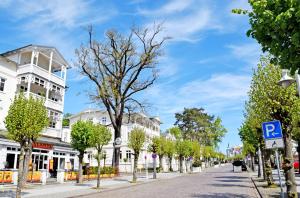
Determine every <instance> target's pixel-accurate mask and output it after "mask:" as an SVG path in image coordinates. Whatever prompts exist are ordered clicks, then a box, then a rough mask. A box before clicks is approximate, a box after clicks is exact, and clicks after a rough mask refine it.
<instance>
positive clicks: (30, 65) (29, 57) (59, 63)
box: [1, 45, 68, 138]
mask: <svg viewBox="0 0 300 198" xmlns="http://www.w3.org/2000/svg"><path fill="white" fill-rule="evenodd" d="M1 56H2V57H4V58H5V59H6V60H9V61H11V62H12V63H14V64H15V65H16V74H15V78H16V79H15V82H16V85H15V87H16V88H13V89H11V90H12V91H14V90H15V92H16V93H18V92H21V91H22V92H24V94H25V95H26V96H27V97H29V96H33V97H37V98H42V99H44V101H45V106H46V107H47V110H48V115H49V126H48V128H46V129H45V130H44V131H43V135H44V136H50V137H55V138H62V132H61V131H62V117H63V109H64V95H65V89H66V74H67V68H68V63H67V61H66V60H65V59H64V58H63V56H62V55H61V54H60V53H59V51H58V50H57V49H56V48H54V47H48V46H39V45H28V46H25V47H22V48H18V49H15V50H12V51H8V52H5V53H3V54H1ZM7 86H13V85H7ZM7 91H9V90H7ZM6 113H7V112H4V114H6Z"/></svg>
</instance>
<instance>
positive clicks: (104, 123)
mask: <svg viewBox="0 0 300 198" xmlns="http://www.w3.org/2000/svg"><path fill="white" fill-rule="evenodd" d="M102 124H103V125H106V117H102Z"/></svg>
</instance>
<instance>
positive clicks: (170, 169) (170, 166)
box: [169, 156, 173, 172]
mask: <svg viewBox="0 0 300 198" xmlns="http://www.w3.org/2000/svg"><path fill="white" fill-rule="evenodd" d="M169 171H170V172H172V171H173V169H172V156H171V157H170V156H169Z"/></svg>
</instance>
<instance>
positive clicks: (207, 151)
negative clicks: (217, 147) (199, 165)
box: [201, 146, 214, 167]
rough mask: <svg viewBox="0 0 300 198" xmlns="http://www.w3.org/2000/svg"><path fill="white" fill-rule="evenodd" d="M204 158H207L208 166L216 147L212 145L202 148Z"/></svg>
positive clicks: (206, 163) (206, 164)
mask: <svg viewBox="0 0 300 198" xmlns="http://www.w3.org/2000/svg"><path fill="white" fill-rule="evenodd" d="M201 154H202V156H203V158H204V160H205V166H206V167H207V166H208V164H209V161H210V158H211V157H213V155H214V148H213V147H212V146H204V147H203V148H202V152H201Z"/></svg>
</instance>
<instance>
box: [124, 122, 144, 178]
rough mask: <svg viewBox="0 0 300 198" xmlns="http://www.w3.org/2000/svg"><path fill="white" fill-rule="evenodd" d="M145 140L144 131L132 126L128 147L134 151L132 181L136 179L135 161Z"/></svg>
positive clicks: (136, 161)
mask: <svg viewBox="0 0 300 198" xmlns="http://www.w3.org/2000/svg"><path fill="white" fill-rule="evenodd" d="M145 141H146V133H145V131H144V130H143V129H142V128H134V129H133V130H132V131H131V132H130V135H129V139H128V147H129V148H131V149H132V150H133V152H134V165H133V177H132V182H136V179H137V175H136V174H137V163H138V159H139V155H140V152H141V149H142V147H143V145H144V143H145Z"/></svg>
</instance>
